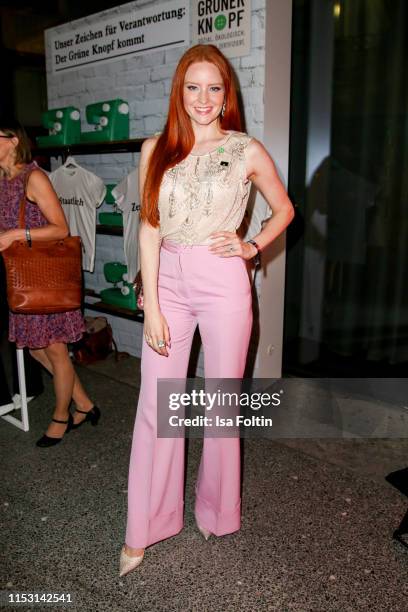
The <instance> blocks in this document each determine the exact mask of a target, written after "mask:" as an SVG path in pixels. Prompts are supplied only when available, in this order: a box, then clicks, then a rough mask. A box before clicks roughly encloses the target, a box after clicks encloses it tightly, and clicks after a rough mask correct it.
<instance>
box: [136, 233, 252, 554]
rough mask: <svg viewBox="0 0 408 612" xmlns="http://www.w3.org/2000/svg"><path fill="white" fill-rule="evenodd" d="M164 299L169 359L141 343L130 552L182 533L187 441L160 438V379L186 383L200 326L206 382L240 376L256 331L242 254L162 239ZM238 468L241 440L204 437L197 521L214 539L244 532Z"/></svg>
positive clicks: (161, 295)
mask: <svg viewBox="0 0 408 612" xmlns="http://www.w3.org/2000/svg"><path fill="white" fill-rule="evenodd" d="M158 297H159V304H160V308H161V311H162V313H163V315H164V317H165V318H166V320H167V323H168V326H169V330H170V339H171V348H170V349H168V352H169V356H168V357H164V356H162V355H159V354H158V353H156V352H155V351H154V350H153V349H152V348H150V346H149V345H148V344H147V343H146V340H145V338H143V347H142V361H141V388H140V395H139V401H138V406H137V414H136V419H135V425H134V432H133V442H132V450H131V457H130V466H129V484H128V519H127V530H126V540H125V541H126V544H127V545H128V546H131V547H132V548H146V547H147V546H150V545H151V544H154V543H155V542H158V541H160V540H163V539H165V538H168V537H170V536H173V535H176V534H177V533H178V532H179V531H180V530H181V529H182V528H183V513H184V450H185V439H184V438H157V435H156V434H157V380H158V379H159V378H178V379H180V378H186V376H187V367H188V362H189V358H190V350H191V344H192V340H193V335H194V331H195V328H196V326H197V324H198V326H199V330H200V335H201V340H202V344H203V349H204V368H205V376H206V378H242V376H243V374H244V368H245V362H246V357H247V351H248V344H249V338H250V334H251V328H252V301H251V287H250V280H249V277H248V273H247V269H246V264H245V261H244V260H243V259H242V258H241V257H238V256H236V257H220V256H219V255H215V254H214V253H211V251H209V250H208V247H207V246H203V245H195V246H184V245H181V244H177V243H175V242H172V241H170V240H166V239H164V240H163V241H162V245H161V248H160V264H159V278H158ZM240 468H241V466H240V440H239V437H233V438H215V437H204V439H203V450H202V456H201V462H200V466H199V470H198V477H197V481H196V486H195V493H196V500H195V516H196V518H197V520H198V522H199V524H200V525H202V526H203V527H205V528H207V529H209V530H210V531H211V532H212V533H214V534H215V535H218V536H220V535H224V534H227V533H232V532H234V531H237V530H238V529H239V528H240V524H241V519H240V514H241V498H240V472H241V469H240Z"/></svg>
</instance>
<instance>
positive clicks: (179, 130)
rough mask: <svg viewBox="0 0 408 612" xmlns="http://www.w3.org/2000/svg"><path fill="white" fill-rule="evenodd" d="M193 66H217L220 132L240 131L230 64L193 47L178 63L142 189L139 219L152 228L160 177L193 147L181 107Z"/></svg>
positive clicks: (211, 49)
mask: <svg viewBox="0 0 408 612" xmlns="http://www.w3.org/2000/svg"><path fill="white" fill-rule="evenodd" d="M196 62H210V63H211V64H214V65H215V66H217V68H218V70H219V71H220V73H221V77H222V80H223V83H224V88H225V113H224V116H223V117H222V118H221V121H220V127H221V129H223V130H235V131H241V130H242V119H241V113H240V110H239V106H238V98H237V91H236V87H235V83H234V74H233V70H232V67H231V64H230V63H229V61H228V60H227V58H226V57H225V56H224V55H223V54H222V53H221V51H220V50H219V49H218V47H216V46H215V45H195V46H194V47H191V48H190V49H188V50H187V51H186V52H185V53H184V55H183V56H182V58H181V59H180V61H179V63H178V66H177V68H176V72H175V73H174V77H173V82H172V86H171V93H170V100H169V112H168V115H167V121H166V125H165V127H164V129H163V132H162V133H161V135H160V136H159V138H158V140H157V143H156V145H155V147H154V149H153V152H152V155H151V157H150V161H149V165H148V168H147V173H146V179H145V183H144V189H143V197H142V206H141V210H140V219H141V220H142V221H147V222H148V223H150V224H151V225H152V226H153V227H157V226H158V225H159V211H158V199H159V191H160V184H161V181H162V178H163V174H164V173H165V172H166V170H168V169H169V168H171V167H173V166H175V165H176V164H178V163H180V162H181V161H182V160H183V159H185V157H187V155H188V154H189V153H190V151H191V149H192V148H193V146H194V132H193V128H192V126H191V120H190V117H189V116H188V114H187V112H186V110H185V108H184V104H183V87H184V80H185V75H186V72H187V70H188V68H189V66H191V64H194V63H196Z"/></svg>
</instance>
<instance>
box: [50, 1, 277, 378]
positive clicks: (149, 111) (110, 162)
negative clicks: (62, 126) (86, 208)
mask: <svg viewBox="0 0 408 612" xmlns="http://www.w3.org/2000/svg"><path fill="white" fill-rule="evenodd" d="M265 3H266V0H252V26H251V34H252V49H251V53H250V55H248V56H245V57H242V58H234V59H232V60H231V63H232V65H233V67H234V69H235V70H236V73H237V76H238V80H239V83H240V88H241V94H242V99H243V102H244V107H245V119H246V129H247V132H248V133H249V134H251V135H252V136H254V137H256V138H259V139H262V136H263V116H264V106H263V85H264V80H265V76H264V66H265V44H264V41H265V28H264V21H265V19H264V18H265ZM163 4H165V3H164V2H163V1H158V0H137V1H135V2H131V3H129V4H128V5H122V6H119V7H116V8H114V9H111V10H108V11H103V13H98V15H97V16H93V17H90V18H89V17H88V18H85V19H83V20H81V22H82V23H83V24H84V25H86V24H89V25H91V24H92V23H93V22H95V21H97V20H98V19H100V18H101V17H102V16H103V15H117V14H120V13H123V12H125V11H127V10H128V9H129V7H134V8H135V9H137V8H140V7H141V6H143V5H163ZM58 30H59V32H60V33H64V32H66V31H68V30H69V26H68V25H67V24H66V25H62V26H60V27H59V28H58ZM46 48H47V60H48V58H49V57H50V49H49V42H48V40H47V37H46ZM186 48H187V47H180V48H177V49H169V50H167V51H163V50H160V51H155V52H154V53H147V54H142V55H135V56H134V57H127V58H124V59H119V60H117V61H115V62H111V63H108V64H103V65H98V64H96V65H95V66H90V67H84V68H81V69H79V70H77V71H72V72H68V73H66V74H62V75H60V74H56V75H54V74H52V73H51V72H50V70H49V69H48V70H47V87H48V106H49V108H55V107H59V106H68V105H73V106H76V107H78V108H79V109H80V110H81V118H82V124H83V126H82V127H83V129H90V128H89V126H86V122H85V112H84V111H85V106H86V105H87V104H90V103H92V102H97V101H102V100H104V99H109V98H112V97H121V98H123V99H125V100H127V101H128V102H129V105H130V137H131V138H137V137H143V136H149V135H151V134H152V133H154V132H156V131H158V130H160V129H161V128H162V127H163V124H164V121H165V117H166V113H167V108H168V94H169V91H170V86H171V78H172V76H173V73H174V70H175V67H176V65H177V62H178V60H179V58H180V57H181V55H182V54H183V53H184V51H185V50H186ZM47 66H50V62H48V61H47ZM138 157H139V156H138V154H123V155H117V154H116V155H93V156H77V157H76V159H77V161H78V162H79V163H80V164H81V165H82V166H83V167H84V168H87V169H88V170H91V171H92V172H94V173H95V174H97V175H98V176H100V177H101V178H102V179H103V180H104V181H105V183H117V182H119V181H120V180H121V178H122V177H123V176H125V175H126V174H127V173H128V172H130V171H131V170H132V168H134V167H135V166H136V165H137V163H138ZM56 165H57V164H54V167H56ZM101 210H111V208H110V207H109V206H107V205H106V204H103V205H102V206H101V207H100V208H99V209H98V211H99V212H100V211H101ZM257 231H258V229H256V231H255V233H257ZM107 261H124V255H123V243H122V238H120V237H116V236H99V235H98V236H97V240H96V258H95V262H96V263H95V271H94V273H93V274H90V273H86V284H87V286H88V287H90V288H93V289H96V290H99V289H102V288H104V287H106V286H107V283H106V282H105V279H104V277H103V265H104V263H105V262H107ZM258 276H259V278H258V279H257V286H258V292H259V280H260V275H258ZM87 314H90V315H93V314H95V313H92V312H91V311H87ZM108 319H109V321H110V323H111V325H112V327H113V331H114V336H115V339H116V341H117V343H118V347H119V350H124V351H128V352H129V353H131V354H132V355H136V356H140V351H141V334H142V325H141V324H140V323H137V322H132V321H127V320H124V319H120V318H119V317H110V316H109V317H108ZM202 357H203V356H202V354H201V355H200V359H199V363H198V367H197V373H198V374H201V375H202V374H203V368H202V366H203V358H202Z"/></svg>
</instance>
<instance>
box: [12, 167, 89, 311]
mask: <svg viewBox="0 0 408 612" xmlns="http://www.w3.org/2000/svg"><path fill="white" fill-rule="evenodd" d="M29 175H30V173H28V175H27V176H26V178H25V185H24V194H23V197H22V198H21V202H20V210H19V219H18V227H19V229H24V228H25V209H26V198H27V182H28V178H29ZM2 255H3V258H4V264H5V268H6V276H7V301H8V305H9V308H10V310H11V311H12V312H15V313H20V314H52V313H56V312H67V311H68V310H75V309H76V308H80V306H81V298H82V265H81V256H82V252H81V239H80V238H79V236H68V238H64V239H61V240H41V241H39V240H38V241H37V240H35V241H32V243H31V245H29V244H28V242H27V241H26V240H15V241H14V242H13V243H12V244H11V245H10V246H9V247H8V248H7V249H6V250H4V251H3V252H2Z"/></svg>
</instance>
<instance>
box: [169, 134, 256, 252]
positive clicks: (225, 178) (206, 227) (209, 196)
mask: <svg viewBox="0 0 408 612" xmlns="http://www.w3.org/2000/svg"><path fill="white" fill-rule="evenodd" d="M250 140H251V137H250V136H248V135H247V134H244V133H243V132H230V134H229V135H228V136H227V138H226V139H225V140H224V142H223V143H222V144H221V145H219V146H218V147H217V148H216V149H214V150H213V151H210V152H208V153H204V154H201V155H194V154H191V153H190V154H189V155H188V156H187V157H186V158H185V159H183V161H182V162H180V163H179V164H177V165H176V166H174V167H173V168H170V169H169V170H167V172H165V174H164V176H163V180H162V183H161V186H160V193H159V202H158V206H159V214H160V237H161V238H168V239H170V240H173V241H175V242H178V243H182V244H186V245H196V244H202V245H204V244H211V239H210V238H209V235H210V234H211V233H212V232H216V231H222V230H226V231H231V232H234V231H235V230H237V229H238V227H239V226H240V225H241V221H242V219H243V216H244V214H245V209H246V205H247V201H248V197H249V191H250V183H249V181H248V180H247V178H246V170H245V149H246V147H247V146H248V143H249V142H250Z"/></svg>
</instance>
